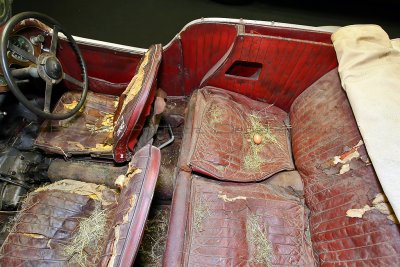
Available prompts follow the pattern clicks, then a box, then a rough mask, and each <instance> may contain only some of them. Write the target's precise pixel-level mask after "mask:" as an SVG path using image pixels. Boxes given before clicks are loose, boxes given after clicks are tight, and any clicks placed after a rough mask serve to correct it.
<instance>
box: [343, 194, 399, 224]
mask: <svg viewBox="0 0 400 267" xmlns="http://www.w3.org/2000/svg"><path fill="white" fill-rule="evenodd" d="M370 210H377V211H379V212H380V213H382V214H384V215H387V216H386V218H387V219H389V220H391V221H393V222H394V223H396V224H398V223H399V221H398V220H397V218H396V215H395V214H394V212H393V210H392V207H391V206H390V203H389V201H388V200H387V198H386V196H385V195H384V194H382V193H379V194H377V195H376V197H375V198H374V199H373V200H372V207H371V206H369V205H365V206H364V207H362V208H360V209H349V210H348V211H347V212H346V216H347V217H350V218H362V217H363V216H364V214H365V213H366V212H367V211H370Z"/></svg>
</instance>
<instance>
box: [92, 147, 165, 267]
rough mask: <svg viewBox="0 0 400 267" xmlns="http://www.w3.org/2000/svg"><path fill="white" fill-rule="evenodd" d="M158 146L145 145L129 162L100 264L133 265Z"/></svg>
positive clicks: (153, 182) (156, 165) (155, 171)
mask: <svg viewBox="0 0 400 267" xmlns="http://www.w3.org/2000/svg"><path fill="white" fill-rule="evenodd" d="M160 163H161V154H160V150H159V149H158V148H156V147H154V146H151V145H147V146H145V147H143V148H141V149H140V150H139V151H138V152H136V153H135V155H134V157H133V159H132V161H131V162H130V164H129V167H130V169H129V170H128V174H127V176H126V178H125V179H127V181H126V182H123V183H126V186H123V188H122V189H121V193H120V195H119V198H118V205H117V207H116V208H115V213H114V219H113V223H112V227H111V229H110V232H109V235H108V239H107V240H108V243H107V245H106V246H105V250H104V251H103V257H102V259H101V264H100V266H109V267H112V266H132V265H133V262H134V260H135V257H136V254H137V252H138V249H139V245H140V241H141V239H142V234H143V230H144V226H145V223H146V219H147V215H148V213H149V210H150V205H151V201H152V199H153V194H154V189H155V186H156V182H157V177H158V172H159V169H160Z"/></svg>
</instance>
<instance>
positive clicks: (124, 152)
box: [35, 45, 162, 162]
mask: <svg viewBox="0 0 400 267" xmlns="http://www.w3.org/2000/svg"><path fill="white" fill-rule="evenodd" d="M161 51H162V48H161V45H154V46H152V47H150V48H149V50H148V51H147V52H146V54H145V55H144V56H143V58H142V60H141V62H140V63H139V65H138V68H137V70H136V74H135V75H134V77H133V78H132V80H131V82H130V83H129V85H128V87H127V88H126V90H125V91H124V93H123V94H122V95H121V96H120V97H119V98H118V97H115V96H111V95H103V94H99V93H93V92H89V93H88V95H87V99H86V102H85V105H84V107H83V109H82V110H81V111H80V112H78V113H77V114H76V115H75V116H73V117H72V118H69V119H67V120H62V121H54V120H53V121H51V120H46V121H45V122H44V123H43V124H42V126H41V130H40V133H39V135H38V137H37V139H36V141H35V145H36V146H37V147H39V148H41V149H42V150H44V151H45V152H48V153H56V154H61V155H64V156H71V155H82V154H86V155H89V154H91V155H95V156H111V155H112V156H113V157H114V160H115V161H117V162H124V161H127V160H129V159H130V151H133V148H134V146H135V143H136V141H137V138H138V136H139V133H140V130H141V128H142V126H143V123H144V120H145V118H146V116H147V115H148V114H149V112H150V107H151V104H152V102H153V99H154V95H155V91H156V90H155V89H156V86H157V85H156V78H157V71H158V67H159V65H160V61H161ZM77 98H79V94H78V93H74V92H67V93H65V94H64V95H63V96H62V97H61V98H60V100H59V101H58V103H57V104H56V107H55V110H54V112H60V113H65V112H66V111H68V110H69V109H72V108H74V107H75V105H76V104H77V102H78V100H79V99H77Z"/></svg>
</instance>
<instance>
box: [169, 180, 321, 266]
mask: <svg viewBox="0 0 400 267" xmlns="http://www.w3.org/2000/svg"><path fill="white" fill-rule="evenodd" d="M185 178H186V179H187V180H189V181H190V185H188V186H187V187H186V188H187V193H184V194H183V195H184V196H185V197H184V198H181V199H176V201H179V202H180V204H179V205H181V204H183V203H188V204H187V205H188V208H187V209H188V211H187V213H186V216H187V217H186V219H185V220H184V221H183V222H175V223H174V222H172V223H171V225H170V231H171V230H172V231H174V229H171V228H174V227H178V228H179V227H180V226H179V225H180V224H181V223H183V224H184V225H186V226H185V227H184V230H183V229H182V230H183V231H182V230H181V233H182V235H174V236H172V235H170V236H169V241H168V245H171V248H173V249H174V251H172V250H169V248H168V247H167V254H166V255H165V257H166V258H165V259H164V264H165V266H278V265H279V266H314V265H315V261H314V257H313V252H312V246H311V242H310V241H309V240H308V239H307V236H306V234H305V233H306V231H307V229H308V217H307V215H308V209H307V208H306V207H305V205H304V203H303V201H302V199H301V198H300V197H298V196H296V195H295V194H293V191H291V190H287V189H285V188H282V187H279V186H273V185H266V184H259V183H258V184H257V183H251V184H238V183H230V182H222V181H214V180H209V179H204V178H201V177H200V176H197V175H192V176H191V177H190V178H188V177H185ZM178 186H179V185H178ZM180 193H182V192H180ZM176 194H177V193H176ZM183 195H181V196H183ZM174 197H175V196H174ZM178 197H179V196H178ZM176 204H177V203H176ZM176 204H175V205H176ZM173 209H174V205H173ZM174 212H178V211H177V210H175V211H174ZM180 212H182V210H181V211H180ZM175 214H176V213H175ZM251 218H255V219H254V220H256V224H257V225H258V226H257V225H256V226H254V225H253V226H252V225H251V222H250V221H249V219H251ZM185 221H186V222H185ZM250 227H259V229H260V232H257V235H259V236H264V238H266V240H264V241H263V243H261V244H264V245H268V246H269V248H268V247H267V246H260V245H261V244H260V243H259V242H257V241H255V240H252V239H251V236H252V233H250V231H251V228H250ZM179 237H181V238H183V240H180V239H179ZM253 238H257V237H255V236H253ZM178 243H181V245H180V246H181V250H180V248H179V245H178V247H177V244H178ZM176 249H177V250H176ZM179 251H182V252H179ZM263 253H267V254H268V255H269V257H268V258H267V259H265V258H264V259H261V261H260V259H259V258H258V257H259V256H258V254H263Z"/></svg>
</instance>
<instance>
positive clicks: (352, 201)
mask: <svg viewBox="0 0 400 267" xmlns="http://www.w3.org/2000/svg"><path fill="white" fill-rule="evenodd" d="M290 118H291V124H292V137H293V138H292V143H293V153H294V158H295V163H296V167H297V168H298V171H299V172H300V174H301V175H302V178H303V181H304V190H305V198H306V203H307V205H308V207H309V208H310V210H311V217H310V225H311V234H312V242H313V248H314V251H315V252H316V254H317V255H318V257H319V260H320V264H321V265H322V266H400V232H399V227H398V226H397V225H395V224H394V223H393V222H392V221H391V220H389V219H387V218H386V216H387V215H385V214H382V213H380V212H379V211H377V210H371V211H367V212H366V213H365V214H364V215H363V217H362V218H349V217H346V212H347V210H349V209H360V208H362V207H364V206H365V205H369V206H372V200H373V199H374V198H375V197H376V195H377V194H378V193H382V189H381V187H380V185H379V182H378V179H377V177H376V175H375V172H374V169H373V166H372V165H371V164H370V162H369V160H368V155H367V153H366V150H365V147H364V146H363V145H362V146H359V147H357V148H356V150H357V152H358V153H359V156H358V157H356V158H354V159H352V160H351V161H350V162H349V166H348V167H349V171H347V172H345V170H346V168H344V169H342V168H343V165H344V164H341V163H338V164H334V157H335V156H340V155H342V154H343V153H344V152H346V151H347V150H349V149H351V148H353V147H354V146H356V145H357V144H359V141H360V140H362V138H361V135H360V133H359V131H358V127H357V123H356V121H355V119H354V117H353V114H352V110H351V108H350V105H349V102H348V100H347V97H346V95H345V93H344V91H343V90H342V88H341V85H340V79H339V76H338V73H337V69H335V70H332V71H331V72H329V73H328V74H326V75H325V76H324V77H322V78H321V79H320V80H319V81H317V82H316V83H315V84H313V85H312V86H311V87H310V88H308V89H307V90H306V91H304V92H303V93H302V94H301V95H300V96H299V97H298V98H297V99H296V100H295V102H294V103H293V105H292V107H291V113H290ZM382 149H384V148H382ZM341 170H342V174H341V173H340V171H341Z"/></svg>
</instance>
